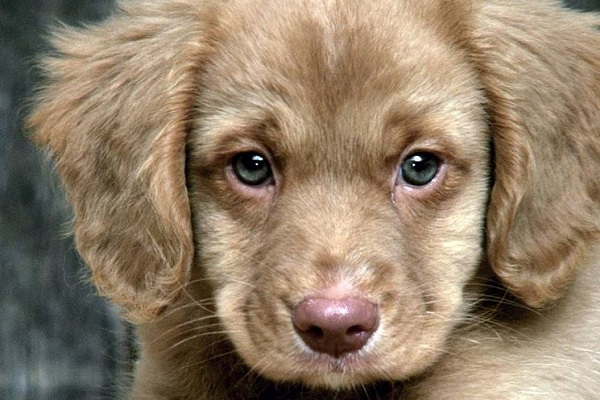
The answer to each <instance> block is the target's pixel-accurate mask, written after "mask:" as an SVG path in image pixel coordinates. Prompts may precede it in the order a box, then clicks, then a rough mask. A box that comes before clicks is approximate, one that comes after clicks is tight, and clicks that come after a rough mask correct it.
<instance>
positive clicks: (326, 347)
mask: <svg viewBox="0 0 600 400" xmlns="http://www.w3.org/2000/svg"><path fill="white" fill-rule="evenodd" d="M293 323H294V327H295V328H296V332H298V335H299V336H300V337H301V338H302V340H303V341H304V343H306V344H307V345H308V347H310V348H311V349H313V350H314V351H316V352H319V353H325V354H329V355H331V356H334V357H340V356H342V355H344V354H346V353H350V352H354V351H358V350H360V349H362V348H363V347H364V345H365V344H366V343H367V341H368V340H369V338H370V337H371V336H372V334H373V333H374V332H375V331H376V330H377V328H378V325H379V312H378V309H377V306H376V305H375V304H373V303H372V302H370V301H368V300H366V299H362V298H358V297H350V298H344V299H329V298H319V297H310V298H307V299H305V300H303V301H302V302H300V303H299V304H298V305H297V306H296V308H295V309H294V313H293Z"/></svg>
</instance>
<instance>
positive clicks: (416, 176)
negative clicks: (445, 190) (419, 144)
mask: <svg viewBox="0 0 600 400" xmlns="http://www.w3.org/2000/svg"><path fill="white" fill-rule="evenodd" d="M438 168H439V161H438V159H437V158H436V157H435V156H434V155H432V154H427V153H419V154H415V155H413V156H411V157H409V158H407V159H406V160H405V161H404V162H403V163H402V179H404V181H405V182H406V183H408V184H410V185H414V186H424V185H427V184H428V183H429V182H431V181H432V180H433V178H435V176H436V174H437V172H438Z"/></svg>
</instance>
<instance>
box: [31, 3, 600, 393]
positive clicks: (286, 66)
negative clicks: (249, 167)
mask: <svg viewBox="0 0 600 400" xmlns="http://www.w3.org/2000/svg"><path fill="white" fill-rule="evenodd" d="M121 6H122V7H121V8H122V10H121V11H120V12H119V13H117V15H115V16H114V17H113V18H112V19H110V20H109V21H107V22H105V23H103V24H101V25H99V26H97V27H93V28H88V29H86V30H83V31H74V30H68V31H61V32H59V33H58V34H57V35H56V39H55V41H54V43H55V45H56V47H57V49H58V55H56V56H54V57H51V58H48V59H47V60H46V61H45V64H44V66H45V69H46V71H47V73H48V84H47V86H46V87H44V88H43V89H42V90H41V92H40V95H39V104H38V107H37V108H36V110H35V112H34V113H33V115H32V116H31V118H30V125H31V127H32V128H33V129H35V131H36V133H35V136H34V137H35V140H36V141H37V142H38V143H40V144H41V145H43V146H47V147H48V148H49V149H50V150H51V152H52V154H53V156H54V159H55V160H56V164H57V169H58V172H59V174H60V175H61V177H62V179H63V181H64V184H65V187H66V190H67V193H68V195H69V198H70V200H71V202H72V203H73V207H74V211H75V237H76V240H77V245H78V248H79V251H80V252H81V254H82V255H83V257H84V259H85V260H86V262H87V263H88V264H89V266H90V268H91V270H92V277H93V280H94V282H95V284H96V285H97V286H98V287H99V289H100V291H101V292H102V293H103V294H104V295H105V296H107V297H108V298H109V299H110V300H111V301H113V302H114V303H115V304H117V305H118V306H120V307H121V308H122V310H123V314H124V316H125V317H127V318H128V319H130V320H131V321H133V322H135V323H137V327H138V333H139V337H140V341H141V344H142V354H141V360H140V361H139V364H138V367H137V370H136V377H135V382H134V387H133V389H132V394H131V398H133V399H154V400H157V399H190V400H191V399H194V400H199V399H249V398H261V399H263V398H264V399H273V398H280V399H295V398H298V399H300V398H302V399H326V398H332V399H333V398H336V399H344V398H348V399H358V398H365V399H366V398H388V399H403V400H404V399H407V400H412V399H424V400H440V399H538V398H539V399H550V400H558V399H565V398H569V399H593V398H598V394H597V393H600V339H598V338H599V337H600V295H598V294H597V290H596V286H597V285H598V284H599V283H600V280H599V278H598V274H599V273H600V250H598V249H599V248H600V247H599V246H598V237H599V228H600V214H599V207H598V206H599V198H600V34H599V33H598V32H597V30H596V29H595V26H596V25H598V23H599V22H600V19H599V18H598V17H597V16H589V15H588V16H585V15H583V14H576V13H574V12H570V11H565V10H562V9H561V8H560V7H559V6H558V5H557V4H555V3H553V2H551V1H530V2H527V3H523V4H522V2H518V1H516V0H515V1H513V0H505V1H502V0H494V1H467V0H464V1H454V2H449V1H443V0H402V1H397V0H374V1H368V2H367V1H358V0H347V1H336V0H320V1H308V0H305V1H302V0H286V1H268V0H231V1H222V2H218V1H208V0H205V1H202V0H169V1H167V0H165V1H163V0H156V1H149V0H148V1H131V2H123V3H122V5H121ZM244 151H259V152H261V153H263V154H264V155H266V156H267V158H268V159H269V161H270V163H271V165H272V168H273V171H274V182H275V184H274V185H267V186H264V187H261V188H250V187H247V186H245V185H243V184H241V183H240V182H238V181H236V180H235V178H232V173H231V170H230V168H231V167H230V164H229V163H230V161H231V159H232V157H234V156H235V155H236V154H238V153H240V152H244ZM415 151H429V152H433V153H435V154H437V155H438V156H439V157H440V158H441V159H442V160H443V161H444V164H443V167H442V169H441V170H440V172H439V174H438V177H437V178H436V180H435V181H434V182H432V184H431V185H430V186H428V187H425V188H421V189H415V188H409V187H406V186H405V185H402V184H399V185H396V184H395V182H396V176H397V173H398V167H399V164H400V163H401V161H402V160H403V159H404V158H405V157H406V156H407V155H409V154H411V153H414V152H415ZM505 288H506V289H505ZM323 292H326V293H334V295H335V296H340V297H344V296H360V297H363V298H367V299H368V300H369V301H371V302H373V303H375V304H377V306H378V310H379V318H380V321H379V329H378V330H377V332H376V333H375V334H374V335H373V337H372V338H371V339H370V341H369V342H368V344H367V346H366V347H365V348H363V349H361V350H360V351H358V352H356V353H353V354H351V355H349V356H348V357H344V358H341V359H335V358H333V357H330V356H326V355H323V354H318V353H315V352H313V351H311V350H310V349H309V348H308V347H307V346H306V345H304V344H303V343H302V341H301V339H300V338H299V336H298V335H297V333H296V332H295V330H294V327H293V324H292V310H293V309H294V306H295V305H296V304H298V303H299V302H300V301H302V299H304V298H306V297H307V296H311V295H315V294H318V293H323ZM536 309H537V310H536Z"/></svg>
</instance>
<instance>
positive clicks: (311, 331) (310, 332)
mask: <svg viewBox="0 0 600 400" xmlns="http://www.w3.org/2000/svg"><path fill="white" fill-rule="evenodd" d="M304 335H307V336H312V337H313V338H314V339H321V338H322V337H323V336H325V333H324V332H323V329H321V328H319V327H318V326H311V327H309V328H308V329H307V330H306V331H304Z"/></svg>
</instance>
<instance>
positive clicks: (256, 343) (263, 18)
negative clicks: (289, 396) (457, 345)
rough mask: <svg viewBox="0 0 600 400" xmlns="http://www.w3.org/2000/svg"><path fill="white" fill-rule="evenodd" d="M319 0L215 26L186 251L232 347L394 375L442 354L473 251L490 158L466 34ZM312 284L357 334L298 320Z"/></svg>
mask: <svg viewBox="0 0 600 400" xmlns="http://www.w3.org/2000/svg"><path fill="white" fill-rule="evenodd" d="M330 7H331V10H328V11H324V10H321V9H318V8H317V9H311V10H304V9H303V7H302V5H301V4H297V5H295V6H290V5H288V4H286V5H281V6H277V5H274V6H270V7H267V8H266V10H265V9H262V10H260V11H259V12H258V13H257V15H254V14H250V15H246V17H242V18H238V19H237V20H235V24H232V25H228V26H226V27H221V29H222V30H221V31H220V35H219V38H220V40H219V45H218V46H217V48H216V49H215V54H214V55H213V57H212V58H211V61H210V62H209V63H208V65H207V66H206V71H205V74H204V76H203V78H202V83H203V90H202V94H201V96H200V100H199V102H200V104H201V106H200V109H201V115H200V117H199V118H198V120H197V126H198V127H199V128H198V130H197V131H196V132H195V133H194V135H193V137H192V143H191V148H192V151H191V152H190V154H191V164H190V165H191V167H190V174H191V180H190V182H191V185H190V189H191V192H192V193H193V201H192V210H193V213H194V214H195V215H196V226H197V227H198V228H199V229H197V232H196V234H197V235H196V240H197V241H198V243H199V246H198V248H199V249H201V251H200V253H199V254H198V260H199V265H201V266H202V267H203V268H202V269H203V270H206V276H207V277H208V278H209V279H210V280H211V281H212V282H214V283H215V292H214V293H215V299H216V302H217V309H218V314H219V316H221V318H222V321H223V325H224V329H225V330H226V331H227V332H229V334H230V336H231V339H232V340H233V342H234V344H235V345H236V348H237V350H238V351H239V352H240V354H241V355H242V357H243V358H244V359H245V361H246V362H247V363H248V364H249V365H251V366H253V367H254V368H256V369H258V370H260V371H261V372H262V373H263V374H264V375H266V376H267V377H270V378H272V379H276V380H290V379H291V380H297V381H301V382H304V383H307V384H310V385H327V386H330V387H332V388H337V387H340V386H350V385H355V384H357V383H365V382H368V381H372V380H383V379H389V378H393V379H403V378H406V377H408V376H410V375H412V374H414V373H415V372H417V371H420V370H421V369H423V368H424V367H426V366H428V365H430V364H431V363H432V360H433V359H434V358H435V357H436V356H437V355H438V354H439V349H441V348H443V346H444V341H445V339H446V336H447V335H448V332H449V331H450V330H451V329H452V327H453V326H454V325H455V323H456V322H458V321H460V320H461V315H462V313H463V312H465V311H466V310H465V300H464V295H463V288H464V286H465V284H466V283H467V282H468V280H469V279H470V278H472V277H473V275H474V274H475V271H476V269H477V267H478V265H479V263H480V262H481V257H482V245H483V224H484V215H485V207H486V200H487V196H488V194H487V193H488V186H489V179H488V169H489V168H488V166H489V163H490V160H489V147H488V142H489V134H488V132H487V128H486V125H485V122H484V114H483V112H482V106H481V104H482V102H483V98H482V95H481V92H480V90H479V87H478V84H477V81H476V79H475V74H474V72H473V69H472V67H470V65H469V64H468V62H467V57H466V55H465V54H464V52H463V51H461V50H460V49H455V48H452V46H451V45H450V43H448V42H447V41H446V39H444V38H443V37H441V35H440V34H439V33H437V32H435V31H433V30H432V29H431V28H430V27H428V26H426V25H425V24H424V23H416V24H414V25H413V26H411V27H410V28H409V30H403V31H398V30H397V29H394V28H393V24H395V23H396V22H395V21H397V20H398V19H399V18H400V16H399V15H397V16H394V17H391V18H390V19H388V20H384V21H381V18H380V12H379V11H380V10H377V9H375V10H373V6H372V5H366V4H355V5H354V6H353V8H351V9H346V8H345V7H342V8H341V9H340V8H339V5H333V4H331V5H330ZM398 7H399V6H397V5H396V6H393V5H390V12H399V11H400V10H398ZM251 8H252V9H260V8H259V7H251ZM228 12H230V13H232V14H235V15H244V13H243V12H242V10H241V9H236V8H235V7H232V9H231V10H229V11H228ZM359 16H360V17H359ZM228 20H229V19H228ZM253 20H255V21H260V22H258V23H256V22H255V23H251V21H253ZM269 21H271V23H270V24H268V22H269ZM276 21H281V22H279V23H278V22H276ZM386 24H389V25H386ZM267 25H268V30H265V27H266V26H267ZM298 32H302V35H300V36H299V35H298ZM411 35H416V36H419V37H424V38H427V40H428V43H430V45H429V46H427V47H416V48H415V47H412V45H411V43H410V42H409V41H407V39H406V36H411ZM237 43H252V44H253V45H252V46H250V47H247V48H242V49H240V48H239V46H237V45H236V44H237ZM275 45H276V46H277V47H276V49H277V50H275V48H274V46H275ZM274 51H275V52H276V54H275V55H274ZM432 70H435V73H431V71H432ZM196 278H199V277H196ZM307 299H309V300H307ZM314 299H328V300H331V299H335V300H338V301H339V302H341V305H339V304H338V306H339V307H342V308H346V310H345V311H346V312H350V313H352V310H348V309H347V308H352V307H351V306H349V305H348V304H346V303H347V299H361V300H364V301H366V302H368V303H370V304H373V305H374V310H375V311H374V312H375V314H376V315H375V317H372V319H373V320H376V321H377V323H376V325H377V327H376V328H373V329H372V330H373V332H369V334H371V336H370V339H368V340H367V342H366V344H364V346H362V347H360V350H358V351H352V352H348V353H346V352H344V349H338V350H335V349H328V348H327V345H326V344H323V345H322V346H321V347H320V348H319V345H318V344H314V343H315V341H316V342H319V341H326V338H323V337H321V338H319V339H313V340H312V341H311V339H308V340H307V341H305V340H303V336H302V334H301V333H300V334H299V332H298V330H299V328H298V326H297V323H295V320H297V319H298V318H301V316H300V315H299V314H300V311H298V307H301V306H300V305H301V304H303V302H306V301H309V302H310V301H316V300H314ZM350 303H352V301H350ZM324 307H326V308H327V307H328V306H327V305H326V306H324ZM332 307H333V308H335V306H330V307H329V308H332ZM312 312H313V313H317V314H318V313H319V312H320V311H312ZM323 312H325V313H326V312H332V310H331V309H329V310H325V311H323ZM363 312H364V310H359V311H355V313H357V314H360V313H363ZM312 317H314V318H318V317H315V316H314V315H313V316H312ZM309 318H311V317H309ZM357 318H358V319H359V320H360V316H357ZM364 318H366V319H367V320H368V319H369V318H368V317H364ZM313 322H314V321H313ZM309 325H310V324H309ZM317 325H318V324H317ZM353 325H358V326H360V321H359V322H357V323H356V324H350V325H349V326H348V327H347V328H351V327H352V326H353ZM314 328H316V327H314V326H313V329H314ZM320 334H322V335H324V336H327V332H325V333H317V335H320ZM307 343H308V345H307ZM311 345H313V346H312V347H313V348H315V347H316V348H319V349H318V350H316V351H315V350H314V349H313V348H311ZM323 347H324V348H323ZM351 347H352V346H351ZM336 351H337V352H339V353H343V354H341V355H339V354H335V355H334V356H332V354H328V353H332V352H333V353H335V352H336Z"/></svg>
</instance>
